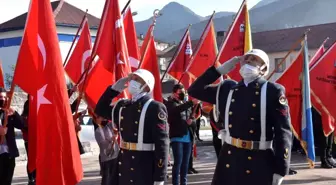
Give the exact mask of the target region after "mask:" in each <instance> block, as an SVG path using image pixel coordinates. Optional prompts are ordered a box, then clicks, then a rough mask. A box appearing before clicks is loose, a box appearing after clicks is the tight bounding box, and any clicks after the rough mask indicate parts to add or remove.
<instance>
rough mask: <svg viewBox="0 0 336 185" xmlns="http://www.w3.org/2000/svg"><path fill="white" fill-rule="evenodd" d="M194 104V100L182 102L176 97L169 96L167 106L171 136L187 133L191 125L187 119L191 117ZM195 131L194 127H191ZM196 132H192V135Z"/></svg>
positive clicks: (181, 135)
mask: <svg viewBox="0 0 336 185" xmlns="http://www.w3.org/2000/svg"><path fill="white" fill-rule="evenodd" d="M192 106H193V103H192V101H188V102H186V103H183V104H182V103H181V102H179V101H177V100H176V99H174V98H171V97H170V98H169V99H168V101H167V103H166V107H167V111H168V123H169V126H170V130H169V137H170V138H173V137H183V136H184V135H186V134H187V132H188V129H189V125H188V124H187V119H189V118H190V115H191V108H192ZM189 130H190V131H193V130H194V129H189ZM193 135H194V134H193V133H191V134H190V136H193Z"/></svg>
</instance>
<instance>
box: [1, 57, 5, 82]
mask: <svg viewBox="0 0 336 185" xmlns="http://www.w3.org/2000/svg"><path fill="white" fill-rule="evenodd" d="M0 87H2V88H5V80H4V76H3V70H2V63H1V61H0Z"/></svg>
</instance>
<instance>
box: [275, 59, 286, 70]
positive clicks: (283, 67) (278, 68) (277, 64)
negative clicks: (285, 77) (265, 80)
mask: <svg viewBox="0 0 336 185" xmlns="http://www.w3.org/2000/svg"><path fill="white" fill-rule="evenodd" d="M282 60H283V58H276V59H274V67H275V72H276V73H282V72H284V71H285V70H286V61H284V62H283V63H282V64H281V65H280V63H281V62H282ZM279 65H280V66H279Z"/></svg>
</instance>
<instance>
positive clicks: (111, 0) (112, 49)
mask: <svg viewBox="0 0 336 185" xmlns="http://www.w3.org/2000/svg"><path fill="white" fill-rule="evenodd" d="M95 55H98V56H99V59H100V60H101V61H102V63H103V65H104V67H105V68H106V69H107V70H108V71H110V72H111V73H114V72H115V70H116V63H121V62H122V63H124V64H125V65H128V67H129V62H128V51H127V46H126V38H125V31H124V27H123V20H122V18H121V14H120V9H119V1H117V0H107V1H106V2H105V7H104V12H103V15H102V19H101V21H100V26H99V29H98V33H97V37H96V42H95V45H94V48H93V52H92V56H95Z"/></svg>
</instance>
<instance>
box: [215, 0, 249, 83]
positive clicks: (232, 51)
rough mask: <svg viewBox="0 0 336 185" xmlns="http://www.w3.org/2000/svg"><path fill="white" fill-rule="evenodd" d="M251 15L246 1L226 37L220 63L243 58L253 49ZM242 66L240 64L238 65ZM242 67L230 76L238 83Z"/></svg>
mask: <svg viewBox="0 0 336 185" xmlns="http://www.w3.org/2000/svg"><path fill="white" fill-rule="evenodd" d="M249 22H250V21H249V13H248V10H247V4H246V1H243V3H242V6H241V8H240V10H239V11H238V13H237V15H236V18H235V20H234V22H233V24H232V25H231V27H230V29H229V31H228V34H227V35H226V37H225V40H224V42H223V45H222V46H221V50H220V52H219V62H220V63H224V62H226V61H228V60H230V59H231V58H232V57H234V56H242V55H244V53H246V52H248V51H249V50H251V49H252V41H251V40H252V39H251V29H250V23H249ZM238 65H240V64H238ZM239 69H240V67H238V66H237V67H236V68H235V69H234V70H233V71H231V72H230V73H229V74H228V76H229V77H230V78H231V79H233V80H236V81H240V80H241V79H242V77H241V76H240V74H239Z"/></svg>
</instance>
